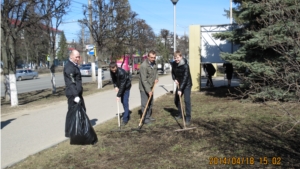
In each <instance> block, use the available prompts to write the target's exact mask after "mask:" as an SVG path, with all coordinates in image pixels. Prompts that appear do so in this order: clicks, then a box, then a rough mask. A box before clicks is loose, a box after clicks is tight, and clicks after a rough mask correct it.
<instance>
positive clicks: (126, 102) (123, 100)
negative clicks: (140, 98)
mask: <svg viewBox="0 0 300 169" xmlns="http://www.w3.org/2000/svg"><path fill="white" fill-rule="evenodd" d="M129 94H130V88H129V89H126V90H125V92H124V93H123V94H122V96H121V103H122V104H123V108H124V114H123V122H125V123H127V122H128V121H129V119H130V113H129Z"/></svg>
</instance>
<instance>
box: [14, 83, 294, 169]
mask: <svg viewBox="0 0 300 169" xmlns="http://www.w3.org/2000/svg"><path fill="white" fill-rule="evenodd" d="M110 87H112V86H110ZM231 90H233V89H231ZM227 93H228V91H227V89H226V88H217V89H209V91H201V92H192V96H191V97H192V127H196V129H195V130H187V131H180V132H175V130H177V129H180V128H181V127H182V121H180V120H179V121H177V120H176V119H175V118H174V117H173V115H174V114H176V112H177V111H176V107H175V106H174V103H173V97H174V96H173V95H172V94H167V95H164V96H162V97H160V98H158V99H156V100H155V102H154V108H153V117H154V118H155V119H156V121H155V122H153V123H152V124H148V125H144V126H142V129H143V130H142V131H132V130H131V129H132V128H137V126H138V124H139V109H134V110H132V114H131V120H130V121H129V123H128V124H127V125H126V126H125V127H124V129H123V131H122V132H112V130H114V129H117V124H118V122H117V118H114V119H112V120H110V121H108V122H106V123H103V124H100V125H97V126H94V127H95V131H96V133H97V135H98V139H99V142H98V143H97V144H96V145H88V146H74V145H70V144H69V140H67V141H65V142H62V143H60V144H58V145H56V146H54V147H51V148H49V149H46V150H44V151H41V152H39V153H37V154H35V155H32V156H29V157H28V158H26V159H25V160H23V161H22V162H20V163H17V164H16V165H14V166H12V167H10V168H16V169H18V168H20V169H24V168H34V169H36V168H47V169H48V168H56V169H65V168H70V169H72V168H74V169H75V168H76V169H77V168H80V169H82V168H86V169H90V168H94V169H99V168H101V169H111V168H114V169H152V168H157V169H168V168H182V169H189V168H196V169H199V168H300V160H299V159H300V126H299V125H298V126H296V127H295V128H294V129H293V130H292V131H291V132H288V133H286V131H287V130H288V129H290V128H291V127H292V123H291V120H290V119H289V118H287V117H286V116H282V115H281V112H279V111H278V109H277V108H276V106H278V105H277V104H276V103H272V106H270V107H268V106H265V105H263V104H258V103H247V102H241V101H239V100H234V99H232V98H230V97H228V96H227ZM290 112H291V113H292V114H293V115H294V116H295V117H297V118H298V119H299V117H300V113H299V106H295V107H293V109H291V110H290ZM282 122H284V123H282ZM278 124H281V125H278ZM275 126H276V127H275Z"/></svg>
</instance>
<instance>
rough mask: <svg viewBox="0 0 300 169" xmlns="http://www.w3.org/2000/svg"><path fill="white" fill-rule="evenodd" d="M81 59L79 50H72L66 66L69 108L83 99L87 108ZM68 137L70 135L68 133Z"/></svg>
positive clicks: (66, 92) (66, 91) (65, 74)
mask: <svg viewBox="0 0 300 169" xmlns="http://www.w3.org/2000/svg"><path fill="white" fill-rule="evenodd" d="M79 60H80V54H79V52H78V51H77V50H72V52H71V54H70V58H69V61H68V62H67V63H66V65H65V67H64V80H65V85H66V89H65V94H66V97H67V98H68V110H70V109H71V108H72V107H73V106H74V105H75V104H78V103H79V102H80V101H81V105H82V106H83V108H84V109H85V110H86V108H85V104H84V100H83V97H82V93H83V88H82V79H81V73H80V70H79V68H78V62H79ZM66 137H68V136H67V135H66Z"/></svg>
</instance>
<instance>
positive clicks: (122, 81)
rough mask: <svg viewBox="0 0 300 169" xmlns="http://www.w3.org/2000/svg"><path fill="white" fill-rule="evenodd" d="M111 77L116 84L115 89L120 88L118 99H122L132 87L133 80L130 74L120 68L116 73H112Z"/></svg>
mask: <svg viewBox="0 0 300 169" xmlns="http://www.w3.org/2000/svg"><path fill="white" fill-rule="evenodd" d="M110 76H111V79H112V82H113V84H114V87H118V88H119V92H118V93H117V97H121V95H122V94H123V93H124V91H125V90H126V89H129V88H130V87H131V79H130V77H129V75H128V73H127V72H126V71H125V70H124V69H122V68H119V67H118V68H117V71H116V73H113V72H112V71H110Z"/></svg>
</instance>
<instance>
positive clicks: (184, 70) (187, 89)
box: [172, 51, 193, 126]
mask: <svg viewBox="0 0 300 169" xmlns="http://www.w3.org/2000/svg"><path fill="white" fill-rule="evenodd" d="M174 60H175V61H174V62H173V63H172V79H173V80H174V82H175V83H176V84H177V85H179V86H178V88H176V93H175V98H174V103H175V105H176V107H177V108H178V112H179V113H178V116H177V117H176V119H181V118H182V112H181V110H182V109H181V107H180V106H181V104H180V100H179V97H182V95H184V103H185V112H186V117H185V124H186V125H187V126H190V124H191V122H190V121H191V90H192V86H193V83H192V78H191V73H190V67H189V65H188V63H187V60H186V59H184V58H183V57H182V54H181V52H180V51H176V52H175V53H174Z"/></svg>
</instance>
